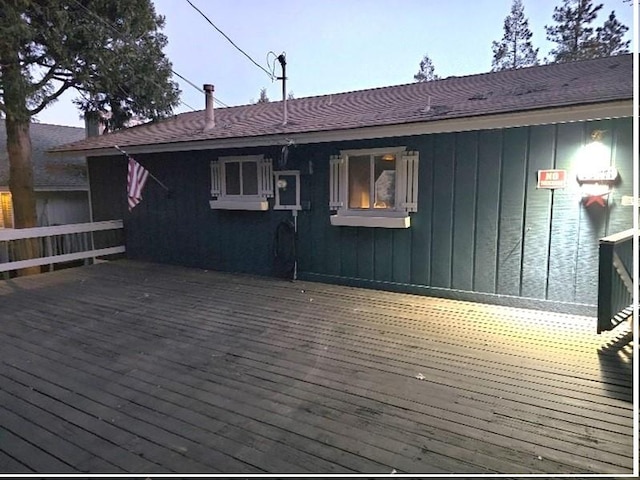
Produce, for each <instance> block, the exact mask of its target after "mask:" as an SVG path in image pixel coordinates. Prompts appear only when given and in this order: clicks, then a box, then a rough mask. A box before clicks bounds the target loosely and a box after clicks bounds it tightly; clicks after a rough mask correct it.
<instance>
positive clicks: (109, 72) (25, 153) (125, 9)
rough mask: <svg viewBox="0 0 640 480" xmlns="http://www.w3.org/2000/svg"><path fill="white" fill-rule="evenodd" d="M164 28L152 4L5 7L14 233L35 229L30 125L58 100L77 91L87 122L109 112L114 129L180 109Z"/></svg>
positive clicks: (100, 0)
mask: <svg viewBox="0 0 640 480" xmlns="http://www.w3.org/2000/svg"><path fill="white" fill-rule="evenodd" d="M163 26H164V18H163V17H162V16H160V15H156V12H155V9H154V7H153V4H152V3H151V1H150V0H92V1H88V0H78V1H73V2H69V1H68V0H46V1H45V0H10V1H6V0H5V1H3V2H2V8H0V32H2V34H1V35H0V116H4V117H5V120H6V128H7V151H8V157H9V165H10V176H9V188H10V190H11V194H12V200H13V207H14V209H13V211H14V216H15V217H14V218H15V226H16V228H26V227H34V226H35V225H36V206H35V205H36V203H35V194H34V189H33V166H32V164H31V137H30V134H29V125H30V123H31V120H32V118H33V117H34V116H36V115H37V114H38V113H39V112H41V111H42V110H43V109H45V108H47V106H48V105H50V104H52V103H53V102H55V101H56V100H57V99H58V97H59V96H60V95H61V94H62V93H64V92H65V91H67V90H70V89H73V90H76V91H78V92H79V93H80V95H81V97H82V98H80V99H78V100H77V101H76V104H77V105H78V106H79V107H80V109H81V110H82V111H83V113H85V115H89V116H95V115H99V114H100V113H105V112H110V113H111V115H110V117H109V122H111V127H112V129H113V128H118V127H120V126H122V125H123V124H125V123H126V122H127V121H128V120H130V119H131V118H132V117H133V116H134V115H140V116H142V117H144V118H148V119H155V118H159V117H162V116H165V115H169V114H170V113H171V111H172V108H173V107H174V106H175V105H177V103H178V101H179V94H180V91H179V90H178V86H177V84H175V83H174V82H173V81H171V74H172V70H171V63H170V62H169V60H168V59H167V58H166V57H165V55H164V54H163V52H162V49H163V48H164V47H165V46H166V44H167V37H166V36H165V35H163V34H162V33H161V30H162V28H163ZM29 248H31V247H29ZM33 248H37V247H33Z"/></svg>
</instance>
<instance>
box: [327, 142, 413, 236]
mask: <svg viewBox="0 0 640 480" xmlns="http://www.w3.org/2000/svg"><path fill="white" fill-rule="evenodd" d="M405 150H406V149H405V148H404V147H394V148H377V149H371V150H346V151H343V152H341V154H340V155H336V156H334V157H331V160H330V167H329V168H330V171H329V182H330V185H329V197H330V198H329V208H330V209H331V210H335V211H336V214H335V215H332V216H331V224H332V225H338V226H343V225H344V226H357V227H382V228H408V227H409V226H410V224H411V223H410V218H409V212H415V211H417V207H418V203H417V202H418V152H407V151H405Z"/></svg>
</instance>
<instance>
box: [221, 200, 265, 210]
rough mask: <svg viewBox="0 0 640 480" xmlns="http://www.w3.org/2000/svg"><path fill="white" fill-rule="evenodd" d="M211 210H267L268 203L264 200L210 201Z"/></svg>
mask: <svg viewBox="0 0 640 480" xmlns="http://www.w3.org/2000/svg"><path fill="white" fill-rule="evenodd" d="M209 206H210V207H211V209H212V210H254V211H263V212H264V211H266V210H269V202H268V201H267V200H266V199H264V200H259V199H256V200H210V201H209Z"/></svg>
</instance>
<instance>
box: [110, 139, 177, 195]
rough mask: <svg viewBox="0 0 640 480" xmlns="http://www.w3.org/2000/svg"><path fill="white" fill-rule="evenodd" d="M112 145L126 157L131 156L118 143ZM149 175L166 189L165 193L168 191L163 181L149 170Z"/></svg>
mask: <svg viewBox="0 0 640 480" xmlns="http://www.w3.org/2000/svg"><path fill="white" fill-rule="evenodd" d="M113 147H114V148H115V149H116V150H118V151H120V152H122V154H123V155H126V157H127V158H131V156H130V155H129V154H128V153H127V152H125V151H124V150H123V149H121V148H120V147H119V146H118V145H114V146H113ZM147 172H149V170H147ZM149 176H150V177H151V178H153V179H154V180H155V181H156V183H157V184H158V185H160V186H161V187H162V188H164V189H165V190H166V191H167V193H170V190H169V188H168V187H167V186H166V185H165V184H164V183H162V182H161V181H160V180H158V179H157V178H156V176H155V175H154V174H153V173H151V172H149Z"/></svg>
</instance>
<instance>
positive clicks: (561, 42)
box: [544, 0, 602, 63]
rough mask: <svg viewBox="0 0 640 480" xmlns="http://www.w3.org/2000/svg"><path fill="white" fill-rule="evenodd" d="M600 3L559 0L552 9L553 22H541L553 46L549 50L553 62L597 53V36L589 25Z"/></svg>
mask: <svg viewBox="0 0 640 480" xmlns="http://www.w3.org/2000/svg"><path fill="white" fill-rule="evenodd" d="M600 9H602V4H599V5H596V6H594V5H593V2H592V0H563V5H562V6H561V7H555V8H554V9H553V17H552V18H553V20H554V21H555V22H556V25H554V26H548V25H545V27H544V28H545V30H546V31H547V40H550V41H552V42H555V43H556V44H557V46H556V48H554V49H553V50H551V52H549V53H550V54H551V55H553V59H552V61H553V62H556V63H564V62H572V61H575V60H583V59H586V58H595V57H597V56H598V48H597V47H598V44H597V38H596V37H595V35H594V30H593V28H592V27H590V26H589V25H590V24H591V23H592V22H593V21H594V20H595V19H596V17H597V16H598V12H599V11H600Z"/></svg>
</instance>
